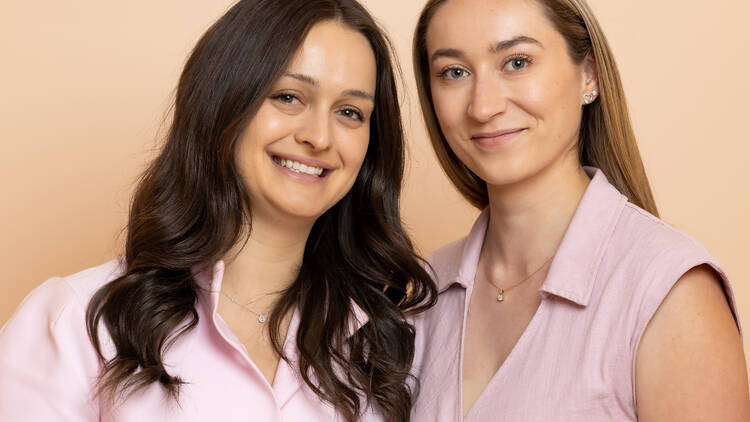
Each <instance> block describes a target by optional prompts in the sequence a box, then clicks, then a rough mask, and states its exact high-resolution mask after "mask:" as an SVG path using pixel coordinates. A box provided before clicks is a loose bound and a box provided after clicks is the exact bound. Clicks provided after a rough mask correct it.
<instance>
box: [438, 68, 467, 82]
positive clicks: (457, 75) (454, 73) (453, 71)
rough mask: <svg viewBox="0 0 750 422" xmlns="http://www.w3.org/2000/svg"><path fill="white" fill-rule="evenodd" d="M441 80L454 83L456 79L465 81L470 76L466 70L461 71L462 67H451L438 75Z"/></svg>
mask: <svg viewBox="0 0 750 422" xmlns="http://www.w3.org/2000/svg"><path fill="white" fill-rule="evenodd" d="M438 76H440V77H441V78H443V79H445V80H449V81H453V80H456V79H463V78H465V77H467V76H469V72H468V71H466V70H465V69H461V68H460V67H450V68H448V69H445V70H443V71H442V72H440V74H439V75H438Z"/></svg>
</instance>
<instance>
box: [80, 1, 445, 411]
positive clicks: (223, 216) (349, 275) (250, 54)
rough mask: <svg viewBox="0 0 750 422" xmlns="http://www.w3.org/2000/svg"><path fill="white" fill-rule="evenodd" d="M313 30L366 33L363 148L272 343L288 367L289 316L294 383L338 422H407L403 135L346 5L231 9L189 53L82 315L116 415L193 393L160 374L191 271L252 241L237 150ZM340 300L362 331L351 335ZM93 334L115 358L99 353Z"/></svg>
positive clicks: (417, 268) (420, 286) (355, 6)
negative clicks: (159, 392) (143, 392)
mask: <svg viewBox="0 0 750 422" xmlns="http://www.w3.org/2000/svg"><path fill="white" fill-rule="evenodd" d="M325 20H335V21H338V22H341V23H343V24H344V25H347V26H349V27H351V28H353V29H355V30H357V31H359V32H360V33H362V34H363V35H364V36H365V37H366V38H367V39H368V40H369V42H370V45H371V47H372V50H373V53H374V55H375V60H376V65H377V83H376V91H375V109H374V112H373V114H372V121H371V129H370V143H369V148H368V151H367V154H366V157H365V159H364V163H363V164H362V168H361V170H360V172H359V174H358V176H357V179H356V181H355V183H354V186H353V187H352V189H351V190H350V191H349V192H348V194H347V195H346V196H345V197H344V198H343V199H342V200H341V201H339V202H338V203H337V204H336V205H335V206H333V207H332V208H331V209H329V210H328V211H327V212H325V214H323V215H322V216H321V217H320V218H319V219H318V220H317V221H316V222H315V224H314V226H313V228H312V230H311V232H310V235H309V238H308V240H307V244H306V247H305V251H304V257H303V260H302V265H301V268H300V270H299V275H298V276H297V279H296V280H295V282H294V283H293V285H292V286H291V287H289V288H288V289H287V290H285V291H284V292H283V293H282V295H281V296H280V298H279V300H278V301H277V303H276V304H275V306H274V309H273V311H272V313H271V316H270V321H269V327H270V332H271V340H272V343H273V346H274V348H275V349H276V352H277V353H278V354H279V355H280V356H282V357H284V354H283V348H282V344H283V341H282V339H281V338H280V337H281V335H280V324H281V319H282V316H283V315H284V314H286V313H287V312H288V311H289V310H291V309H292V308H293V307H295V306H296V307H298V309H299V312H300V316H301V324H300V326H299V329H298V332H297V334H296V345H297V348H298V350H299V368H298V369H299V371H300V373H301V375H302V378H303V379H304V381H305V383H306V384H307V385H308V386H309V387H310V388H311V389H312V390H313V391H314V392H315V393H316V394H317V395H318V396H320V398H321V399H323V400H325V401H327V402H329V403H331V404H332V405H333V406H334V407H335V408H336V410H337V411H338V412H339V413H340V414H341V415H343V416H344V418H345V419H346V420H347V421H353V420H355V419H357V417H358V415H359V414H361V412H362V411H363V410H364V408H365V406H368V405H371V406H374V407H376V408H378V409H379V410H380V411H381V412H382V413H383V414H384V416H385V417H386V418H387V419H388V420H393V421H407V420H408V419H409V413H410V408H411V404H412V397H413V394H414V391H412V389H411V388H410V385H413V384H412V383H411V382H410V380H409V378H410V375H409V371H410V366H411V362H412V358H413V355H414V342H413V339H414V330H413V327H412V326H411V325H410V324H408V323H407V322H406V321H405V319H404V317H405V316H407V315H410V314H413V313H416V312H420V311H422V310H424V309H426V308H427V307H429V306H431V305H432V304H433V303H434V301H435V297H436V288H435V286H434V283H433V281H432V280H431V279H430V277H429V275H428V274H427V273H426V271H425V270H424V268H423V262H422V260H421V259H420V258H419V257H418V256H417V255H416V253H415V252H414V248H413V246H412V243H411V242H410V240H409V238H408V236H407V235H406V233H405V231H404V229H403V227H402V225H401V220H400V214H399V195H400V191H401V183H402V176H403V170H404V136H403V132H402V127H401V120H400V119H401V114H400V108H399V102H398V95H397V91H396V81H395V76H396V73H397V70H398V69H395V68H394V65H393V64H392V62H391V54H392V51H393V50H392V47H391V44H390V43H389V41H388V40H387V38H386V37H385V36H384V35H383V33H382V32H381V30H380V29H379V28H378V26H377V25H376V24H375V22H374V21H373V19H372V17H371V16H370V15H369V14H368V12H367V11H366V10H365V9H364V8H363V7H362V6H361V5H360V4H359V3H357V2H356V1H355V0H284V1H279V0H243V1H240V2H239V3H237V4H236V5H234V6H233V7H232V8H231V9H230V10H229V11H228V12H227V13H226V14H225V15H224V16H222V17H221V18H220V19H219V20H218V21H217V22H216V23H215V24H213V26H211V27H210V28H209V29H208V31H207V32H206V33H205V34H204V35H203V37H202V38H201V39H200V41H198V43H197V45H196V46H195V48H194V50H193V52H192V54H191V55H190V58H189V59H188V61H187V63H186V65H185V68H184V70H183V73H182V75H181V77H180V80H179V85H178V87H177V93H176V100H175V106H174V117H173V121H172V124H171V127H170V129H169V132H168V135H167V139H166V143H165V145H164V146H163V149H162V150H161V152H160V154H159V155H158V156H157V157H156V159H155V160H154V161H153V162H152V163H151V165H150V166H149V168H148V169H147V170H146V171H145V173H144V174H143V175H142V177H141V179H140V181H139V185H138V187H137V189H136V192H135V195H134V198H133V201H132V205H131V208H130V215H129V221H128V225H127V241H126V246H125V270H124V273H123V274H122V275H121V276H120V277H118V278H117V279H115V280H114V281H112V282H110V283H109V284H107V285H105V286H104V287H102V288H101V289H100V290H99V291H97V292H96V294H95V295H94V296H93V298H92V299H91V302H90V303H89V305H88V309H87V315H86V317H87V328H88V333H89V336H90V338H91V341H92V343H93V345H94V347H95V348H96V350H97V352H98V354H99V357H100V359H101V360H102V363H103V370H102V372H101V374H100V379H99V393H103V394H104V395H106V396H107V397H110V398H112V399H113V400H115V399H121V398H125V397H127V396H128V395H129V394H131V393H133V392H135V391H137V390H139V389H141V388H144V387H146V386H148V385H150V384H152V383H159V384H161V385H162V386H163V387H164V388H165V390H166V392H167V393H168V394H169V395H170V396H171V397H173V398H174V399H178V398H179V387H180V385H181V384H183V383H185V382H189V380H183V379H181V378H180V376H179V368H176V369H175V370H174V373H168V372H167V369H166V368H165V366H164V362H163V360H162V358H163V355H164V353H165V351H166V349H167V348H168V347H169V345H170V344H172V343H173V342H174V341H175V340H176V339H177V338H179V337H180V336H181V335H183V334H185V333H186V332H188V331H189V330H191V329H193V328H194V327H195V326H196V324H197V323H198V313H197V312H196V309H195V307H196V304H197V300H198V296H197V289H198V286H197V284H196V281H195V280H194V278H193V271H194V270H195V269H196V268H206V267H207V266H210V265H211V264H212V263H214V262H216V261H217V260H219V259H222V257H224V256H225V254H227V253H228V252H229V251H230V250H231V249H232V247H233V246H235V245H238V244H243V242H245V241H246V240H247V236H249V232H248V230H247V227H251V221H250V209H251V208H252V204H251V203H250V199H249V197H248V194H247V190H246V189H245V187H244V185H243V183H242V178H241V177H240V173H239V171H238V168H237V165H236V160H235V151H236V149H237V145H238V142H237V140H238V138H239V137H240V135H241V134H242V132H243V130H244V129H245V127H246V126H247V124H248V122H249V121H250V120H251V119H252V118H253V116H254V115H255V113H256V111H257V109H258V108H259V106H260V104H261V103H262V102H263V101H264V99H265V97H266V96H267V95H268V93H269V91H270V89H271V88H272V86H273V84H274V83H275V81H276V80H277V79H278V78H279V77H280V76H281V74H282V72H283V71H284V70H285V69H286V67H287V65H288V63H289V62H290V60H291V58H292V56H293V55H294V53H295V52H296V51H297V49H298V47H299V46H300V45H301V43H302V42H303V40H304V38H305V36H306V34H307V33H308V31H309V30H310V28H311V27H312V26H313V25H315V24H316V23H318V22H321V21H325ZM352 301H353V302H354V303H356V304H357V305H358V306H359V307H361V308H362V309H363V310H364V311H365V312H366V313H367V315H368V317H369V322H368V323H366V324H365V325H364V326H363V327H362V328H360V329H359V330H358V331H357V332H356V333H355V334H354V335H353V336H349V334H351V333H349V332H348V330H347V329H348V327H349V325H348V323H349V321H350V318H351V317H352V309H351V307H350V304H351V302H352ZM100 325H103V327H104V328H106V330H107V332H108V334H109V336H110V337H111V338H112V341H113V343H114V346H115V349H116V354H115V355H114V357H111V358H105V357H104V355H103V353H102V346H101V341H100V340H101V339H100V335H99V331H98V327H99V326H100ZM284 358H285V357H284ZM363 399H364V400H363Z"/></svg>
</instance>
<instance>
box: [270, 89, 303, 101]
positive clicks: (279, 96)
mask: <svg viewBox="0 0 750 422" xmlns="http://www.w3.org/2000/svg"><path fill="white" fill-rule="evenodd" d="M286 97H290V98H291V99H292V101H294V100H297V101H299V102H302V101H300V100H299V98H298V97H297V96H296V95H294V94H291V93H289V92H280V93H278V94H275V95H272V96H271V99H273V100H276V101H278V102H280V103H283V104H291V102H288V101H285V98H286Z"/></svg>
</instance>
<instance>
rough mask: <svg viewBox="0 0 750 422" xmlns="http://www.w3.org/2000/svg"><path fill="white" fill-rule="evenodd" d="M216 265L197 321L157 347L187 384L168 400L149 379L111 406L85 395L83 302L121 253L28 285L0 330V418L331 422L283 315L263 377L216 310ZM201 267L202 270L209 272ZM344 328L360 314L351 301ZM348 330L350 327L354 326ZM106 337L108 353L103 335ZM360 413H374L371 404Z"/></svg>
mask: <svg viewBox="0 0 750 422" xmlns="http://www.w3.org/2000/svg"><path fill="white" fill-rule="evenodd" d="M223 271H224V267H223V263H221V262H219V263H218V264H217V265H216V266H215V267H214V269H213V274H198V275H197V276H196V281H197V282H198V284H199V285H202V286H205V289H201V291H200V293H199V301H198V305H197V306H196V309H197V311H198V315H199V317H200V320H199V323H198V325H197V326H196V327H195V328H194V329H193V330H192V331H190V332H188V333H187V334H186V335H184V336H183V337H181V338H180V339H179V340H178V341H177V342H176V343H175V344H174V345H173V346H172V348H170V349H169V350H168V351H167V353H166V355H165V362H166V363H167V365H168V366H167V368H168V371H170V373H171V374H172V375H179V376H180V377H181V378H182V379H183V380H184V381H186V382H187V384H185V385H184V386H183V387H182V388H181V391H180V402H179V405H177V404H176V403H175V402H174V401H173V400H170V399H169V398H168V397H166V395H165V394H164V391H163V389H162V388H161V387H160V386H158V385H152V386H150V387H148V388H147V389H146V390H144V391H142V392H139V393H137V394H136V395H134V396H132V397H131V398H129V399H128V400H126V401H125V402H124V403H123V404H122V405H121V406H119V407H116V408H114V409H113V408H111V407H109V406H106V405H104V404H103V403H102V402H101V401H100V400H98V399H96V398H94V397H93V396H92V393H93V383H94V382H95V380H96V377H97V375H98V373H99V370H100V368H101V366H100V363H99V361H98V360H97V357H96V355H95V352H94V349H93V347H92V345H91V343H90V341H89V339H88V337H87V335H86V325H85V312H86V306H87V304H88V302H89V299H90V298H91V296H92V295H93V293H94V292H95V291H96V290H97V289H98V288H99V287H101V286H102V285H104V284H105V283H106V282H108V281H110V280H112V279H114V278H115V277H116V276H117V275H119V274H121V272H122V266H121V262H120V261H111V262H109V263H107V264H104V265H102V266H99V267H96V268H91V269H88V270H85V271H82V272H80V273H78V274H75V275H72V276H69V277H65V278H53V279H50V280H48V281H47V282H45V283H44V284H42V285H41V286H40V287H38V288H37V289H35V290H34V291H33V292H32V293H31V294H30V295H29V296H28V297H27V298H26V299H25V300H24V301H23V303H22V304H21V305H20V307H19V308H18V310H17V311H16V313H15V314H14V315H13V317H12V318H11V319H10V320H9V321H8V322H7V323H6V324H5V326H3V328H2V330H0V421H3V422H15V421H24V422H28V421H44V422H53V421H54V422H60V421H66V422H67V421H70V422H73V421H75V422H84V421H118V422H148V421H159V422H166V421H185V422H188V421H196V422H198V421H201V422H205V421H222V422H229V421H246V422H249V421H259V422H276V421H279V422H280V421H295V422H296V421H335V420H339V418H338V417H337V415H336V414H335V412H334V409H333V407H332V406H330V405H328V404H326V403H323V402H321V401H320V400H319V399H318V397H317V396H316V395H315V394H314V393H313V392H312V391H311V390H310V389H309V388H308V387H307V385H306V384H305V383H304V381H302V379H301V377H300V376H299V373H298V372H297V370H296V368H297V367H296V358H297V356H298V355H297V351H296V347H295V346H294V344H295V342H294V336H295V334H296V331H297V327H298V326H299V313H298V312H295V313H294V316H293V317H292V320H291V323H290V326H289V331H288V335H287V338H286V343H285V352H286V353H287V356H288V357H290V359H291V361H292V365H290V364H287V363H286V362H285V361H283V360H282V361H280V362H279V366H278V369H277V371H276V376H275V378H274V382H273V385H269V383H268V382H267V381H266V379H265V378H264V377H263V375H262V374H261V372H260V371H259V369H258V368H257V367H256V366H255V364H254V363H253V361H252V360H251V359H250V358H249V356H248V354H247V353H246V351H245V348H244V346H243V345H242V343H241V342H240V341H239V340H238V338H237V337H236V336H235V335H234V334H233V333H232V332H231V331H230V330H229V328H228V327H227V325H226V324H225V323H224V322H223V320H222V319H221V317H220V316H219V314H217V313H216V308H217V304H218V300H219V292H220V288H221V279H222V275H223ZM208 272H210V271H208ZM354 309H355V317H354V318H353V320H352V321H353V322H352V324H351V325H352V329H353V330H356V329H357V328H359V327H360V326H361V324H363V323H364V322H365V321H366V316H365V314H364V313H363V312H361V310H359V309H358V308H356V307H355V308H354ZM353 332H354V331H352V333H353ZM105 338H106V339H107V340H108V342H109V343H108V344H106V345H105V354H106V353H107V351H108V352H109V353H110V354H111V353H112V351H113V347H112V345H111V340H109V338H108V337H105ZM363 420H364V421H376V420H383V418H381V417H379V416H378V415H377V414H375V412H374V411H373V410H372V409H371V408H368V409H367V413H366V414H365V415H364V417H363Z"/></svg>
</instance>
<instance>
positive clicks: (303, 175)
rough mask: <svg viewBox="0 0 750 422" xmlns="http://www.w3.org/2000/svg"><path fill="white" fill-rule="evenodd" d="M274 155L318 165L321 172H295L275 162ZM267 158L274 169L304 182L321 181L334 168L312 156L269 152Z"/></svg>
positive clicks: (312, 165) (311, 165)
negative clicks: (314, 174)
mask: <svg viewBox="0 0 750 422" xmlns="http://www.w3.org/2000/svg"><path fill="white" fill-rule="evenodd" d="M274 157H278V158H280V159H283V160H291V161H297V162H299V163H301V164H304V165H306V166H308V167H320V168H322V169H323V174H321V175H320V176H313V175H311V174H307V173H297V172H296V171H293V170H291V169H289V168H287V167H284V166H282V165H281V164H279V163H277V162H276V161H275V160H274V159H273V158H274ZM268 159H269V160H271V163H273V165H274V167H276V169H278V170H279V171H280V172H282V173H284V174H285V175H287V176H289V177H291V178H293V179H296V180H298V181H301V182H306V183H322V182H323V181H324V180H325V179H327V178H328V176H330V175H331V173H332V172H333V170H334V169H335V168H334V167H333V166H332V165H330V164H328V163H326V162H324V161H320V160H316V159H314V158H308V157H302V156H299V155H294V154H279V153H274V152H269V153H268Z"/></svg>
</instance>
